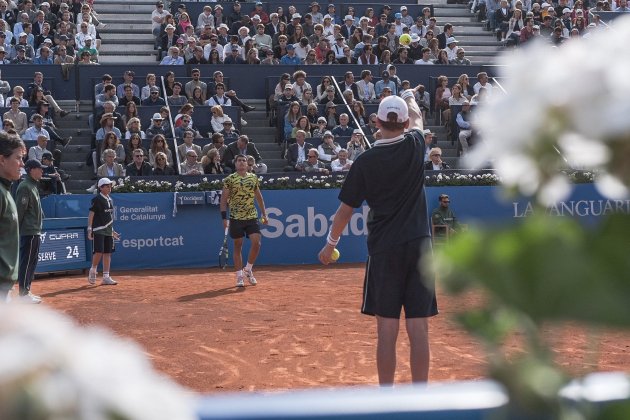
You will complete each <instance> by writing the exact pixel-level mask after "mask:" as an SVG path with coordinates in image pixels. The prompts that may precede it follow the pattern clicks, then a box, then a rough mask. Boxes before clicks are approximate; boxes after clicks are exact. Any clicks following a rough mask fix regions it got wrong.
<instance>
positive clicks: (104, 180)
mask: <svg viewBox="0 0 630 420" xmlns="http://www.w3.org/2000/svg"><path fill="white" fill-rule="evenodd" d="M113 183H114V181H112V180H111V179H109V178H101V179H99V180H98V187H99V188H101V187H102V186H103V185H111V184H113Z"/></svg>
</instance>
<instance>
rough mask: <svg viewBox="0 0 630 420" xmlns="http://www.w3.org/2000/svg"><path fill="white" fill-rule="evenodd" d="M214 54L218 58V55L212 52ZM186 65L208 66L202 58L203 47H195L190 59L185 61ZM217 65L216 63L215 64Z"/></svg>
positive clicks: (206, 61)
mask: <svg viewBox="0 0 630 420" xmlns="http://www.w3.org/2000/svg"><path fill="white" fill-rule="evenodd" d="M213 51H214V52H215V53H216V57H217V58H218V57H219V53H218V52H217V51H216V50H213ZM187 64H195V65H197V64H208V60H206V59H205V58H204V56H203V47H200V46H199V45H196V46H195V47H194V48H193V52H192V57H191V58H190V59H189V60H188V61H187ZM215 64H218V61H217V63H215Z"/></svg>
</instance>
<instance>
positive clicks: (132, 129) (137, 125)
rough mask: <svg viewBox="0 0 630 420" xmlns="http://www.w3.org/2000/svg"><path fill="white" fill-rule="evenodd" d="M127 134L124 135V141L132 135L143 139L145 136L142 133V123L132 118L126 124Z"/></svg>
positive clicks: (138, 119)
mask: <svg viewBox="0 0 630 420" xmlns="http://www.w3.org/2000/svg"><path fill="white" fill-rule="evenodd" d="M126 128H127V132H126V133H125V139H126V140H129V137H131V135H132V134H138V135H139V136H140V138H142V139H145V138H146V134H145V133H144V131H142V123H141V122H140V118H137V117H133V118H131V119H130V120H129V121H128V122H127V127H126Z"/></svg>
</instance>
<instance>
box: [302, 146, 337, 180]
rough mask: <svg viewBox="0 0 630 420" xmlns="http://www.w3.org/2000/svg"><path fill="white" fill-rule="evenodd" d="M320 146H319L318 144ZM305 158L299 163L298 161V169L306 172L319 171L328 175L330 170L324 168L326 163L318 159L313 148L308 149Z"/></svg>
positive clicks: (317, 154)
mask: <svg viewBox="0 0 630 420" xmlns="http://www.w3.org/2000/svg"><path fill="white" fill-rule="evenodd" d="M320 147H321V146H320ZM306 157H307V159H306V160H305V161H303V162H301V163H298V167H300V169H299V170H301V171H302V172H307V173H320V174H324V175H328V174H329V173H330V171H329V170H328V169H327V168H326V165H325V164H324V163H322V162H320V161H319V160H318V158H319V152H318V151H317V149H315V148H311V149H309V150H308V154H307V155H306Z"/></svg>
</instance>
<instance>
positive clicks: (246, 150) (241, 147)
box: [221, 134, 262, 172]
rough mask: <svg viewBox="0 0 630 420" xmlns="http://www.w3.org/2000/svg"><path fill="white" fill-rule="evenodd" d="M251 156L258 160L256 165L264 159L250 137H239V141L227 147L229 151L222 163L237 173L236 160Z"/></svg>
mask: <svg viewBox="0 0 630 420" xmlns="http://www.w3.org/2000/svg"><path fill="white" fill-rule="evenodd" d="M239 154H240V155H245V156H247V155H251V156H253V157H254V159H255V160H256V163H260V162H261V160H262V158H261V156H260V153H259V152H258V149H257V148H256V145H255V144H254V143H252V142H251V141H249V137H247V136H246V135H244V134H242V135H240V136H239V137H238V140H236V141H234V142H231V143H229V144H228V145H227V149H226V150H225V153H224V154H223V159H222V161H221V162H222V163H223V164H224V165H225V166H226V167H227V168H230V169H231V170H232V172H234V171H236V167H235V166H234V159H235V158H236V156H238V155H239Z"/></svg>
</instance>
